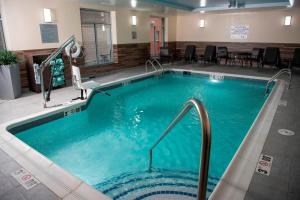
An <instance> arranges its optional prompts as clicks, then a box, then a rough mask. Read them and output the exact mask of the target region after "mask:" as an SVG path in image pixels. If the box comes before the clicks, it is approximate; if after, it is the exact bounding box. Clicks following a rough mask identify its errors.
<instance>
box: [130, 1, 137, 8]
mask: <svg viewBox="0 0 300 200" xmlns="http://www.w3.org/2000/svg"><path fill="white" fill-rule="evenodd" d="M130 4H131V7H132V8H135V7H136V5H137V1H136V0H131V1H130Z"/></svg>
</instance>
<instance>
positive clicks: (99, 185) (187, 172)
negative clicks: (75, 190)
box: [94, 169, 219, 188]
mask: <svg viewBox="0 0 300 200" xmlns="http://www.w3.org/2000/svg"><path fill="white" fill-rule="evenodd" d="M153 172H154V173H184V174H189V175H194V176H198V173H195V172H191V171H181V170H168V169H156V170H154V171H153ZM141 174H147V175H149V172H148V171H143V172H137V173H124V174H121V175H120V176H116V177H113V178H111V179H109V180H107V181H104V182H101V183H98V184H96V185H94V187H95V188H103V187H104V186H106V185H110V184H114V183H115V182H117V181H119V180H122V179H125V178H126V177H129V176H137V175H141ZM209 179H210V180H214V181H217V182H218V181H219V178H216V177H211V176H210V177H209ZM197 181H198V178H197Z"/></svg>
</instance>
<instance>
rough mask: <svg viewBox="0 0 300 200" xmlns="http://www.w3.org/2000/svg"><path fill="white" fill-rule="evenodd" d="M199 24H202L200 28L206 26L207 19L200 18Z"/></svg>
mask: <svg viewBox="0 0 300 200" xmlns="http://www.w3.org/2000/svg"><path fill="white" fill-rule="evenodd" d="M199 26H200V28H204V27H205V20H204V19H200V23H199Z"/></svg>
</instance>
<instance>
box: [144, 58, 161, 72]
mask: <svg viewBox="0 0 300 200" xmlns="http://www.w3.org/2000/svg"><path fill="white" fill-rule="evenodd" d="M149 64H151V66H152V68H154V70H155V71H156V72H158V73H160V72H162V73H163V72H164V71H165V69H164V67H163V66H162V65H161V64H160V62H159V61H158V60H157V58H154V57H151V58H150V59H148V60H147V61H146V63H145V68H146V72H148V66H149Z"/></svg>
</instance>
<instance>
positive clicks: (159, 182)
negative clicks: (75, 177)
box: [94, 170, 219, 200]
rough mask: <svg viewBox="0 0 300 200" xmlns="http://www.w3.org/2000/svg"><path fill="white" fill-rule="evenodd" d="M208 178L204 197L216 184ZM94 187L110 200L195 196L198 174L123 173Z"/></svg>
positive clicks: (186, 197) (162, 171)
mask: <svg viewBox="0 0 300 200" xmlns="http://www.w3.org/2000/svg"><path fill="white" fill-rule="evenodd" d="M218 181H219V180H218V179H217V178H212V177H209V179H208V185H207V194H206V197H207V199H208V197H209V196H210V194H211V193H212V191H213V189H214V188H215V186H216V185H217V183H218ZM94 187H95V188H96V189H97V190H99V191H101V192H102V193H104V194H105V195H107V196H109V197H111V198H112V199H114V200H125V199H126V200H142V199H174V198H176V199H187V200H189V199H196V197H197V187H198V174H197V173H193V172H188V171H169V170H159V171H158V170H157V171H152V172H148V171H147V172H139V173H132V174H131V173H127V174H122V175H120V176H117V177H114V178H112V179H110V180H108V181H106V182H103V183H99V184H97V185H94Z"/></svg>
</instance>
